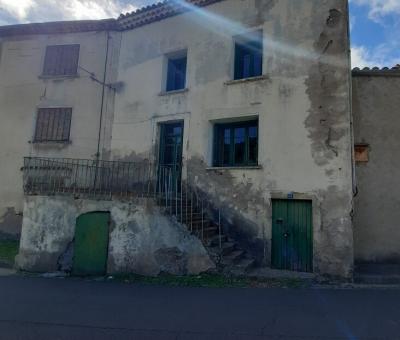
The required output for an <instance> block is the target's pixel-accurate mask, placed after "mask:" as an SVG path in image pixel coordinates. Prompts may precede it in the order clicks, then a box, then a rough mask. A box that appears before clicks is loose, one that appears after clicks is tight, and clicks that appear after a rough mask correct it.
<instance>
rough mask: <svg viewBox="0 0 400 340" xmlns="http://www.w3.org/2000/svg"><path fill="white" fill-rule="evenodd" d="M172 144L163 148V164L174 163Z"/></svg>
mask: <svg viewBox="0 0 400 340" xmlns="http://www.w3.org/2000/svg"><path fill="white" fill-rule="evenodd" d="M174 151H175V147H174V145H166V146H165V150H164V164H172V163H174V159H175V157H174V154H175V152H174Z"/></svg>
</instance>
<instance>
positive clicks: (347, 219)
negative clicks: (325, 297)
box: [111, 0, 353, 276]
mask: <svg viewBox="0 0 400 340" xmlns="http://www.w3.org/2000/svg"><path fill="white" fill-rule="evenodd" d="M199 11H200V12H201V11H207V12H211V13H212V14H211V16H212V17H213V18H214V19H215V18H216V16H222V17H224V18H225V19H224V20H222V21H212V22H210V21H208V19H207V17H206V16H204V15H201V14H198V13H193V12H192V13H186V14H183V15H179V16H176V17H172V18H168V19H166V20H162V21H160V22H156V23H153V24H151V25H145V26H143V27H140V28H137V29H134V30H131V31H125V32H123V33H122V44H121V52H120V66H119V77H118V79H119V80H120V81H122V82H124V83H125V86H124V90H123V91H122V92H120V93H119V94H117V96H116V106H115V116H114V125H113V138H112V145H111V149H112V156H113V157H114V158H118V159H125V160H141V159H149V160H152V161H154V160H156V159H157V154H158V133H159V132H158V130H159V128H158V127H159V123H161V122H164V121H173V120H184V129H185V132H184V151H183V158H184V170H185V171H187V172H188V176H189V179H190V180H191V181H192V182H195V183H196V185H197V186H198V187H199V188H201V189H202V190H203V191H204V192H205V193H207V194H208V195H209V197H210V199H211V200H213V202H214V204H215V205H216V206H218V207H220V208H222V210H223V212H224V219H225V222H226V223H228V224H229V225H230V226H229V228H228V229H229V230H228V232H229V233H230V234H231V235H234V236H235V237H236V239H237V240H238V241H239V242H241V243H242V244H243V245H244V246H246V248H247V249H248V250H249V251H251V252H252V253H253V255H254V256H255V257H256V258H257V259H258V260H259V262H260V263H263V264H267V265H268V264H269V263H270V261H271V258H270V254H271V197H272V196H274V194H276V193H278V194H281V195H286V194H287V193H289V192H298V193H300V194H302V195H307V197H309V198H311V199H313V202H314V205H313V210H314V249H315V254H314V269H315V271H316V272H319V273H326V274H332V275H341V276H350V275H351V273H352V267H353V230H352V221H351V211H352V159H351V148H352V146H351V145H352V137H351V124H350V73H349V72H350V71H349V70H350V65H349V39H348V8H347V1H345V0H322V1H321V0H299V1H292V0H226V1H222V2H219V3H216V4H213V5H210V6H207V7H206V8H204V9H202V10H199ZM227 20H228V21H227ZM231 22H232V23H233V24H232V25H231V24H230V23H231ZM259 28H262V29H263V31H264V36H265V44H264V60H263V73H264V77H262V78H261V79H259V80H257V81H251V82H229V81H230V80H231V79H232V75H233V60H234V48H233V38H232V37H233V36H234V35H236V34H239V33H241V32H246V31H248V30H254V29H259ZM184 49H187V50H188V62H187V88H188V91H186V92H182V93H176V94H170V95H168V94H167V95H166V94H164V93H162V91H163V86H164V81H165V79H164V78H165V77H164V78H163V75H165V55H166V54H168V53H172V52H175V51H180V50H184ZM249 116H258V118H259V131H260V133H259V165H260V167H258V168H255V169H251V170H250V169H240V168H238V169H224V170H215V169H210V166H211V165H212V164H211V160H212V138H213V135H212V134H213V129H212V126H213V123H214V122H215V121H217V120H221V119H233V118H234V119H239V118H243V117H249Z"/></svg>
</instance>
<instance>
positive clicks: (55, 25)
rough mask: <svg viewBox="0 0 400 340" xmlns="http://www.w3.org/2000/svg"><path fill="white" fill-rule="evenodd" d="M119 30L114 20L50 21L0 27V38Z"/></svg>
mask: <svg viewBox="0 0 400 340" xmlns="http://www.w3.org/2000/svg"><path fill="white" fill-rule="evenodd" d="M111 30H119V25H118V21H117V20H115V19H103V20H73V21H52V22H41V23H31V24H17V25H7V26H0V37H7V36H17V35H33V34H62V33H77V32H90V31H111Z"/></svg>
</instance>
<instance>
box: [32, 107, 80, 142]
mask: <svg viewBox="0 0 400 340" xmlns="http://www.w3.org/2000/svg"><path fill="white" fill-rule="evenodd" d="M71 116H72V108H45V109H39V111H38V116H37V121H36V131H35V139H34V142H35V143H41V142H68V141H69V134H70V130H71Z"/></svg>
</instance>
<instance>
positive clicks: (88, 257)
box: [72, 212, 110, 275]
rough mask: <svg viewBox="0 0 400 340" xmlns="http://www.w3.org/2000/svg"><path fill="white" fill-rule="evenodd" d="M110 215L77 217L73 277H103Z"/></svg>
mask: <svg viewBox="0 0 400 340" xmlns="http://www.w3.org/2000/svg"><path fill="white" fill-rule="evenodd" d="M109 221H110V214H109V213H105V212H94V213H88V214H84V215H81V216H79V217H78V219H77V221H76V229H75V243H74V259H73V267H72V273H73V274H74V275H104V274H105V273H106V266H107V252H108V226H109Z"/></svg>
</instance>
